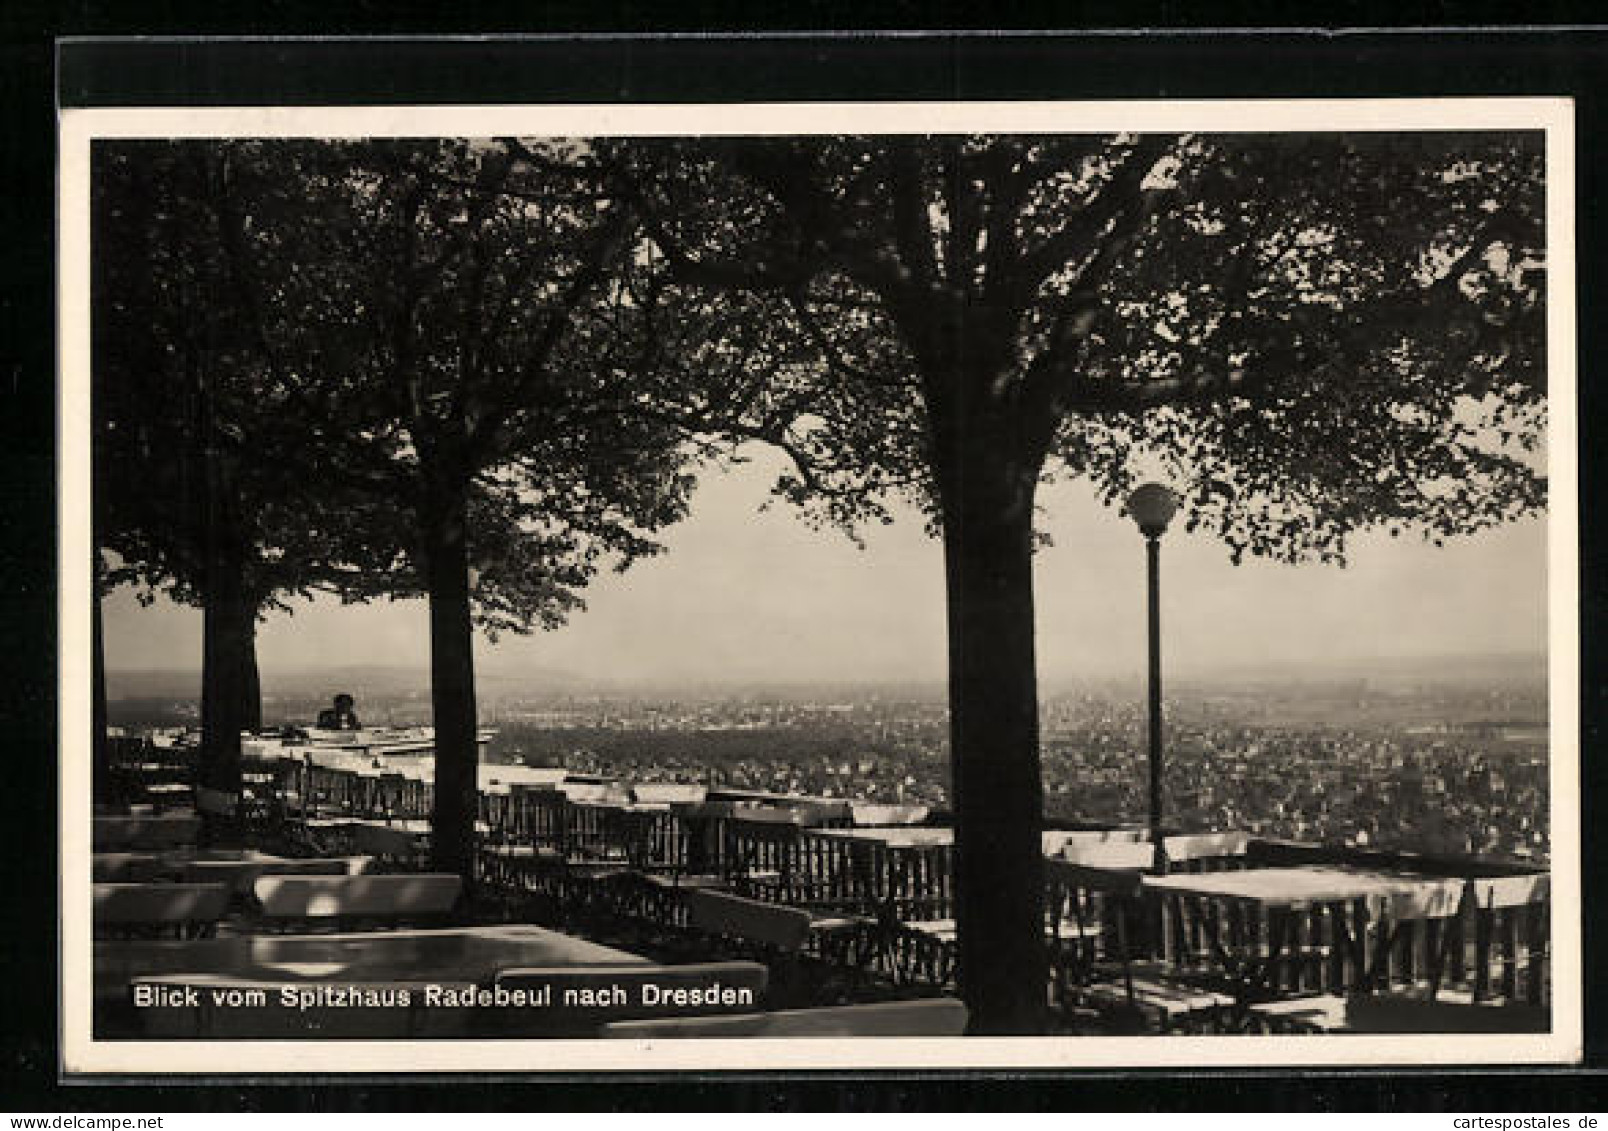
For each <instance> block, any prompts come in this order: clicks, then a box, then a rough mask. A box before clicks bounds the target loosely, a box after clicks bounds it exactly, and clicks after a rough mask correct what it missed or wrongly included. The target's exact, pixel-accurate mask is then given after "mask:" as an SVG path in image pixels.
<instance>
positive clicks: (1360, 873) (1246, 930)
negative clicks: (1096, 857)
mask: <svg viewBox="0 0 1608 1131" xmlns="http://www.w3.org/2000/svg"><path fill="white" fill-rule="evenodd" d="M1140 885H1141V890H1142V891H1143V892H1144V893H1145V894H1147V895H1149V896H1153V897H1156V898H1157V899H1158V900H1160V902H1161V904H1162V906H1163V908H1164V911H1165V912H1166V918H1167V927H1166V928H1164V932H1165V934H1164V937H1165V938H1166V941H1167V944H1168V945H1167V949H1168V952H1169V953H1168V957H1169V958H1170V959H1171V960H1172V961H1173V962H1175V963H1176V964H1178V965H1180V966H1184V967H1198V966H1201V965H1203V964H1206V963H1210V964H1213V965H1215V966H1216V967H1217V968H1218V969H1219V970H1221V971H1222V972H1223V973H1224V974H1225V975H1226V977H1227V978H1228V980H1229V981H1231V982H1233V983H1236V984H1237V985H1239V986H1240V987H1241V988H1242V989H1243V990H1244V992H1245V993H1246V994H1247V995H1248V996H1250V997H1253V998H1254V997H1266V996H1273V995H1276V994H1277V993H1279V992H1281V991H1284V990H1291V991H1301V990H1308V989H1313V990H1324V991H1330V992H1347V991H1352V990H1365V989H1368V988H1372V987H1373V986H1374V985H1376V984H1377V983H1378V982H1379V981H1380V980H1381V979H1386V980H1388V979H1389V978H1390V976H1391V973H1392V969H1391V966H1392V961H1393V956H1395V957H1396V958H1397V959H1398V962H1397V966H1398V972H1399V973H1401V974H1403V975H1404V976H1405V977H1407V978H1409V979H1410V978H1411V977H1412V976H1413V975H1414V974H1415V972H1416V970H1417V968H1418V955H1417V949H1418V947H1417V942H1418V941H1420V940H1418V939H1417V936H1416V933H1415V930H1416V925H1418V924H1438V923H1444V921H1445V920H1447V919H1449V918H1450V917H1451V916H1453V915H1455V914H1456V913H1457V912H1458V909H1459V908H1460V907H1461V906H1462V901H1463V898H1464V893H1465V889H1466V886H1467V881H1466V880H1464V879H1462V878H1459V877H1440V876H1426V875H1417V874H1411V873H1401V872H1383V871H1369V870H1363V869H1354V868H1344V867H1334V866H1306V867H1295V868H1249V869H1245V870H1242V871H1236V872H1208V873H1193V874H1175V875H1168V876H1144V877H1142V879H1141V880H1140ZM1434 934H1435V932H1433V931H1429V930H1426V931H1425V932H1424V938H1423V940H1421V941H1423V942H1424V944H1425V946H1424V949H1425V951H1426V954H1425V956H1424V961H1425V962H1426V963H1428V962H1429V961H1431V956H1430V954H1429V953H1428V952H1429V951H1431V950H1432V949H1433V944H1434V942H1435V941H1436V940H1435V938H1433V937H1431V936H1432V935H1434ZM1370 936H1371V941H1372V945H1371V946H1370ZM1398 952H1399V953H1398Z"/></svg>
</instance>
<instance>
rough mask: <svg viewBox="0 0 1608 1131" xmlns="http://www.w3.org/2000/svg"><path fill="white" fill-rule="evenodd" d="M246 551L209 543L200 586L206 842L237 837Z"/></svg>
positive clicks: (230, 543)
mask: <svg viewBox="0 0 1608 1131" xmlns="http://www.w3.org/2000/svg"><path fill="white" fill-rule="evenodd" d="M244 573H245V554H244V551H243V549H242V548H241V547H239V545H238V543H237V542H236V541H235V540H233V539H231V538H228V537H219V538H217V539H215V540H213V543H212V545H211V546H210V547H209V555H208V561H207V563H206V582H205V587H204V592H205V598H204V600H205V606H204V612H203V618H202V660H201V765H200V772H199V775H198V780H197V782H196V785H197V787H198V790H199V792H198V794H197V797H196V802H197V809H198V810H199V811H200V812H201V814H202V817H203V819H204V821H205V822H206V825H207V833H206V835H207V839H208V841H209V842H211V843H215V844H223V843H232V842H234V841H235V840H237V839H238V837H239V833H240V830H239V822H238V815H239V814H238V809H239V803H240V732H241V730H242V729H244V728H245V727H246V726H247V719H246V716H245V711H244V703H245V701H246V687H247V681H248V676H247V665H246V663H245V662H244V657H246V656H247V655H250V654H252V648H253V645H252V639H253V634H254V633H255V621H256V607H255V605H254V604H253V603H252V602H251V601H250V599H249V598H248V597H247V595H246V592H245V585H244Z"/></svg>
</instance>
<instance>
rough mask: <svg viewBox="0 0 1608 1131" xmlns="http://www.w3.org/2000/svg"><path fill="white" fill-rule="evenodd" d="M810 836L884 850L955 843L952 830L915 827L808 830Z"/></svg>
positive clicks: (941, 845)
mask: <svg viewBox="0 0 1608 1131" xmlns="http://www.w3.org/2000/svg"><path fill="white" fill-rule="evenodd" d="M809 835H810V836H820V837H828V838H830V839H832V840H846V841H852V842H858V843H860V844H880V845H882V846H883V847H884V848H895V849H897V848H941V847H944V846H946V845H951V844H954V843H955V830H954V829H938V828H924V827H921V826H916V825H890V826H887V827H885V828H870V829H810V830H809Z"/></svg>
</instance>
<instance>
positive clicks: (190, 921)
mask: <svg viewBox="0 0 1608 1131" xmlns="http://www.w3.org/2000/svg"><path fill="white" fill-rule="evenodd" d="M228 909H229V886H228V885H227V884H170V883H136V884H96V885H95V890H94V915H93V919H94V935H95V937H96V938H142V937H161V936H172V937H177V938H200V937H204V936H206V935H210V934H212V932H213V931H215V930H216V929H217V925H218V920H220V919H222V918H223V916H224V914H225V913H226V912H227V911H228Z"/></svg>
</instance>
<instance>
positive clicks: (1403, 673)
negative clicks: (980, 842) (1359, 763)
mask: <svg viewBox="0 0 1608 1131" xmlns="http://www.w3.org/2000/svg"><path fill="white" fill-rule="evenodd" d="M1546 674H1547V661H1546V657H1545V656H1543V655H1540V654H1536V653H1499V654H1487V655H1466V656H1393V657H1382V658H1378V659H1361V658H1333V659H1323V660H1314V661H1310V662H1308V663H1283V662H1280V663H1274V662H1269V663H1257V664H1245V663H1237V664H1224V665H1222V666H1221V667H1217V668H1212V669H1210V670H1205V669H1201V668H1192V669H1184V670H1179V671H1176V672H1169V673H1168V676H1169V679H1168V682H1169V684H1170V685H1171V688H1172V690H1175V691H1184V690H1187V689H1190V688H1203V689H1204V688H1239V689H1241V690H1248V689H1251V688H1254V687H1256V686H1258V685H1261V686H1267V685H1273V684H1278V685H1289V684H1303V683H1329V682H1339V681H1348V682H1350V681H1365V682H1366V683H1368V684H1369V685H1372V686H1375V687H1388V686H1391V685H1398V684H1424V685H1496V686H1521V687H1533V686H1538V685H1542V684H1544V683H1545V680H1546ZM1137 678H1138V673H1133V674H1132V675H1128V674H1126V673H1124V674H1123V675H1117V676H1108V677H1104V678H1099V679H1088V680H1079V679H1072V680H1068V679H1057V678H1054V677H1046V678H1045V679H1044V680H1043V681H1042V687H1041V690H1042V691H1043V692H1044V693H1045V694H1055V693H1056V692H1057V691H1060V690H1065V689H1067V688H1072V687H1083V686H1088V685H1091V684H1092V685H1105V684H1108V683H1115V684H1120V685H1123V686H1126V685H1127V684H1128V683H1130V682H1132V681H1133V680H1134V679H1137ZM476 681H477V684H478V687H479V691H480V694H481V695H482V696H486V697H511V696H519V695H530V694H535V695H540V694H543V693H548V692H556V693H560V694H568V693H575V692H600V693H606V694H631V693H639V692H650V693H657V694H670V695H675V694H682V695H692V696H693V697H701V696H705V695H732V694H745V693H746V694H768V695H774V696H779V697H783V698H786V697H788V696H790V695H801V694H802V695H810V696H818V695H821V694H842V695H848V694H854V693H859V694H868V693H870V694H881V695H888V696H890V697H893V698H906V697H910V698H927V697H929V696H938V697H942V695H943V684H942V683H941V682H929V681H893V680H881V679H867V680H849V679H844V680H833V681H830V682H822V681H789V680H766V679H759V678H755V677H754V676H753V675H752V674H747V673H745V674H744V675H743V676H742V677H741V678H737V679H733V680H730V681H718V680H680V679H674V678H669V677H667V678H663V679H659V680H628V681H626V680H620V681H616V680H609V679H600V678H598V677H596V676H593V675H589V674H586V673H576V672H569V671H563V670H559V669H554V668H545V667H531V668H522V669H517V668H507V667H502V666H497V667H490V666H488V667H487V668H485V669H482V670H481V671H479V672H477V673H476ZM106 686H107V697H108V698H109V699H114V700H117V699H147V700H149V699H173V700H180V701H194V700H197V699H199V698H200V694H201V675H200V672H198V671H193V670H191V671H187V670H183V669H171V670H153V671H115V670H114V671H108V672H107V675H106ZM429 687H430V673H429V671H428V670H427V669H425V668H423V667H409V666H401V665H380V664H369V665H340V666H330V667H325V668H303V669H299V670H295V671H288V672H287V671H274V670H272V669H266V670H264V672H263V694H264V695H265V696H270V697H277V698H284V699H321V698H324V697H326V696H328V695H330V694H333V693H334V692H335V691H350V692H351V693H353V694H354V695H358V696H360V697H361V696H365V695H368V696H397V697H403V696H410V695H415V694H419V693H422V692H425V691H428V690H429Z"/></svg>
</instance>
